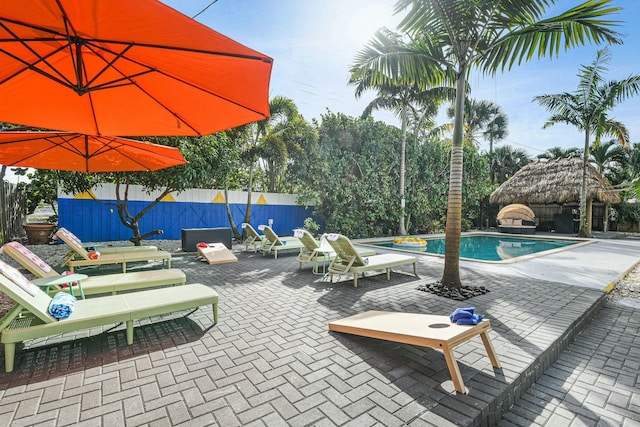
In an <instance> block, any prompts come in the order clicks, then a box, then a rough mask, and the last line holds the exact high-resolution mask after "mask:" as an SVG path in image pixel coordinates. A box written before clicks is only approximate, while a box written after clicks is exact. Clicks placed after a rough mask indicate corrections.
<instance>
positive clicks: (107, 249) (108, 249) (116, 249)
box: [57, 227, 158, 255]
mask: <svg viewBox="0 0 640 427" xmlns="http://www.w3.org/2000/svg"><path fill="white" fill-rule="evenodd" d="M57 233H60V234H59V235H58V237H60V238H61V239H63V237H64V239H63V240H64V241H65V242H66V241H67V240H74V241H76V242H77V244H78V245H80V246H82V247H84V248H85V249H86V246H85V244H84V243H82V240H80V238H78V236H76V235H75V234H73V233H72V232H71V231H69V230H67V229H66V228H64V227H60V228H59V229H58V231H57ZM94 249H95V250H97V251H98V252H100V253H101V254H103V255H107V254H118V253H123V252H137V251H157V250H158V248H157V247H156V246H134V245H131V246H94Z"/></svg>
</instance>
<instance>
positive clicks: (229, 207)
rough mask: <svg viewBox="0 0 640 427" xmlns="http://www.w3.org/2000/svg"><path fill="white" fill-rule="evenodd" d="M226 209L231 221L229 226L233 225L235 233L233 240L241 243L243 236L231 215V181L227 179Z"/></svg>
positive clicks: (232, 230) (225, 183) (232, 229)
mask: <svg viewBox="0 0 640 427" xmlns="http://www.w3.org/2000/svg"><path fill="white" fill-rule="evenodd" d="M224 207H225V209H226V211H227V218H228V219H229V225H231V232H232V233H233V238H234V239H235V240H236V241H238V242H241V241H242V234H241V233H240V232H239V231H238V227H237V226H236V223H235V221H234V220H233V215H231V206H229V181H228V180H226V179H225V182H224Z"/></svg>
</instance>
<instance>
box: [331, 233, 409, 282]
mask: <svg viewBox="0 0 640 427" xmlns="http://www.w3.org/2000/svg"><path fill="white" fill-rule="evenodd" d="M327 241H328V242H329V244H330V245H331V247H332V248H333V250H334V251H335V252H336V258H335V259H334V260H333V261H332V262H331V264H330V265H329V273H330V274H331V276H330V280H331V281H333V274H334V273H335V274H347V273H352V274H353V286H354V287H358V274H360V273H362V276H363V277H364V273H365V272H366V271H373V270H386V271H387V280H390V279H391V268H392V267H397V266H400V265H408V264H413V274H414V275H415V276H416V277H417V276H418V273H417V272H416V265H417V263H418V259H417V258H416V257H413V256H409V255H401V254H380V255H373V256H369V257H364V258H363V257H361V256H360V254H359V253H358V251H357V250H356V249H355V247H354V246H353V244H352V243H351V241H350V240H349V239H348V238H346V237H345V236H343V235H341V234H333V233H332V234H328V235H327Z"/></svg>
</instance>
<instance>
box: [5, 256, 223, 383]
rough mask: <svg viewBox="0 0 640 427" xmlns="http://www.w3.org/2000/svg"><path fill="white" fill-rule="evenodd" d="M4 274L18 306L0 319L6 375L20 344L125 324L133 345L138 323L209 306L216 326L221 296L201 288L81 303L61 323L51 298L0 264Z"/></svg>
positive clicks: (164, 290) (78, 302) (6, 292)
mask: <svg viewBox="0 0 640 427" xmlns="http://www.w3.org/2000/svg"><path fill="white" fill-rule="evenodd" d="M0 273H2V274H0V291H2V292H4V293H5V294H7V295H8V296H9V297H10V298H11V299H13V300H14V301H15V302H16V305H15V306H14V307H13V308H12V309H11V310H10V311H9V312H8V313H7V314H6V315H5V316H4V317H3V318H2V319H0V331H1V333H2V336H1V338H0V341H1V342H2V343H3V344H4V358H5V369H6V371H7V372H12V371H13V368H14V363H15V352H16V343H19V342H22V341H25V340H31V339H35V338H42V337H48V336H52V335H58V334H63V333H66V332H72V331H79V330H83V329H90V328H95V327H100V326H106V325H111V324H117V323H125V324H126V328H127V344H129V345H131V344H133V321H134V320H138V319H143V318H147V317H151V316H156V315H161V314H167V313H171V312H174V311H180V310H187V309H193V308H197V307H200V306H204V305H209V304H211V306H212V307H213V324H216V323H217V322H218V294H217V293H216V292H215V291H214V290H213V289H211V288H209V287H208V286H205V285H201V284H189V285H184V286H177V287H170V288H161V289H153V290H147V291H140V292H132V293H128V294H119V295H109V296H105V297H99V298H91V299H86V300H78V301H76V303H75V308H74V311H73V314H71V316H70V317H68V318H66V319H59V320H58V319H55V318H53V317H52V316H51V315H50V314H49V310H48V309H49V304H50V303H51V300H52V298H51V297H50V296H49V295H47V294H46V293H44V292H43V291H41V290H40V289H39V288H38V287H37V286H36V285H34V284H33V283H32V282H30V281H29V280H28V279H27V278H26V277H24V276H23V275H22V274H21V273H20V272H19V271H18V270H17V269H16V268H14V267H12V266H10V265H9V264H7V263H5V262H4V261H1V260H0Z"/></svg>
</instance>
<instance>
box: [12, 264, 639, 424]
mask: <svg viewBox="0 0 640 427" xmlns="http://www.w3.org/2000/svg"><path fill="white" fill-rule="evenodd" d="M238 258H239V262H237V263H233V264H223V265H208V264H206V263H202V262H199V261H196V260H195V254H180V253H178V254H175V256H174V259H173V261H172V266H174V267H176V268H182V269H184V271H185V272H186V274H187V279H188V282H190V283H193V282H201V283H204V284H207V285H209V286H212V287H213V288H214V289H215V290H216V291H217V292H218V293H219V295H220V323H219V324H218V325H216V326H213V327H212V326H211V314H210V313H209V310H198V311H196V312H195V313H193V314H191V315H189V316H187V317H183V316H184V314H185V313H179V314H174V315H168V316H163V317H162V318H154V319H152V320H145V321H143V322H141V325H140V326H139V327H136V330H135V331H136V332H135V338H134V345H133V346H127V345H126V339H125V333H124V330H122V328H120V329H116V330H108V331H100V330H92V331H83V332H82V333H79V334H76V336H75V338H76V339H75V340H74V341H69V337H68V336H65V337H63V338H57V339H50V340H48V341H46V342H45V341H38V342H30V343H27V346H26V348H23V349H19V350H18V354H17V359H16V371H15V372H13V373H11V374H6V373H0V426H2V425H7V426H8V425H11V426H20V425H91V426H97V425H105V426H106V425H127V426H137V425H154V426H156V425H157V426H160V425H220V426H225V427H226V426H234V425H255V426H258V425H261V426H264V425H266V426H274V425H275V426H277V425H291V426H306V425H318V426H322V425H327V426H334V425H345V426H350V425H359V426H368V425H372V426H373V425H385V426H402V425H412V426H422V425H432V426H446V425H474V424H481V423H482V424H485V425H486V424H494V423H497V422H499V421H500V419H501V414H502V412H503V410H506V409H507V408H508V407H509V406H510V405H511V404H512V403H513V402H514V401H515V398H516V397H517V396H519V395H521V394H524V393H525V391H526V390H527V389H528V387H529V386H530V385H531V383H532V382H533V380H534V379H535V378H538V377H539V376H540V375H541V374H542V372H543V371H544V370H545V369H546V368H547V367H549V366H550V365H551V363H552V362H553V361H554V360H555V359H556V358H557V355H558V353H559V352H560V351H561V350H562V348H564V347H566V346H567V345H568V344H569V343H570V342H571V341H572V340H573V338H574V336H575V335H576V334H577V332H579V331H580V330H581V329H582V326H583V325H584V324H585V323H586V322H587V321H588V317H589V315H593V314H595V313H597V311H598V309H599V308H600V307H601V305H602V304H603V293H602V292H601V291H599V290H595V289H588V288H582V287H576V286H571V285H565V284H558V283H552V282H548V281H543V280H536V279H530V278H524V279H523V278H521V277H515V276H505V275H499V274H494V273H490V272H477V271H472V270H468V269H464V270H463V271H462V274H463V280H464V281H465V282H467V283H470V284H474V285H484V286H486V287H488V288H489V289H491V292H489V293H488V294H485V295H482V296H479V297H475V298H473V300H471V301H472V303H473V305H474V306H475V307H476V310H477V312H479V313H484V314H485V315H487V317H488V318H489V319H491V322H492V326H493V330H492V331H491V337H492V339H493V343H494V346H495V348H496V351H497V353H498V356H499V358H500V361H501V363H502V365H503V368H502V369H500V370H498V369H493V368H492V367H491V363H490V362H489V359H488V358H487V356H486V353H485V352H484V347H483V345H482V342H481V341H480V340H479V339H477V340H475V341H471V342H468V343H466V344H463V345H461V346H460V347H458V348H457V349H456V356H457V358H458V360H459V363H460V368H461V371H462V375H463V378H464V381H465V384H466V385H467V387H468V388H469V394H467V395H461V394H456V393H455V392H454V391H453V385H452V383H451V381H450V378H449V373H448V369H447V366H446V363H445V360H444V357H443V355H442V354H441V353H439V352H437V351H435V350H431V349H426V348H419V347H414V346H409V345H404V344H397V343H391V342H385V341H378V340H373V339H368V338H364V337H356V336H350V335H344V334H339V333H332V332H328V331H327V323H328V322H329V321H331V320H335V319H338V318H341V317H345V316H348V315H352V314H355V313H358V312H362V311H365V310H397V311H408V312H424V313H432V314H449V313H450V312H451V311H453V309H455V308H456V307H459V306H461V305H467V304H465V303H462V304H461V303H458V302H455V301H451V300H448V299H445V298H441V297H437V296H435V295H431V294H428V293H424V292H420V291H417V290H416V287H417V286H418V285H420V284H422V283H429V282H432V281H434V280H436V279H438V278H439V277H440V275H441V273H442V267H441V265H440V264H439V263H434V262H430V261H429V260H430V258H429V257H423V258H421V259H420V263H419V267H418V274H419V275H420V278H416V277H414V276H413V275H412V274H409V273H410V271H411V268H408V269H403V268H400V269H398V271H400V272H404V274H402V273H395V272H394V273H393V274H392V280H391V281H387V280H386V279H385V276H384V275H380V276H375V277H367V278H366V279H364V280H362V281H361V284H360V286H359V287H358V288H353V286H352V281H351V280H350V278H347V277H344V278H343V280H344V281H343V282H341V283H333V284H331V283H327V282H326V281H322V279H321V278H320V277H318V276H314V275H312V274H311V271H310V268H306V269H303V270H298V263H297V261H296V259H295V256H293V255H289V256H286V255H285V256H282V257H279V258H278V260H274V259H273V258H269V257H263V256H262V255H255V254H247V253H238ZM394 271H396V270H395V269H394ZM607 310H609V309H607ZM605 312H606V311H605ZM585 313H587V318H585V316H584V315H585ZM622 317H623V316H622V315H621V316H620V318H622ZM635 318H636V319H637V316H636V317H635ZM601 323H603V322H600V321H599V322H598V323H597V324H601ZM628 329H632V328H628ZM635 333H636V335H635V336H634V337H632V339H633V342H634V343H636V344H637V343H638V336H637V334H638V331H637V328H636V331H635ZM611 335H613V334H611ZM618 335H619V336H622V335H621V334H618ZM0 354H1V351H0ZM617 360H618V359H617ZM625 372H626V371H625ZM514 390H515V391H514ZM633 396H635V395H633V394H632V395H631V396H629V404H628V407H629V408H630V409H631V410H633V408H634V406H633V405H637V398H636V397H633ZM498 398H500V399H502V400H501V402H502V401H503V403H500V405H499V407H496V404H495V402H496V399H498ZM632 402H635V403H632ZM514 409H515V408H514ZM514 413H515V412H514ZM626 419H627V420H630V419H632V418H631V417H628V418H626ZM550 425H551V424H550Z"/></svg>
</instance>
